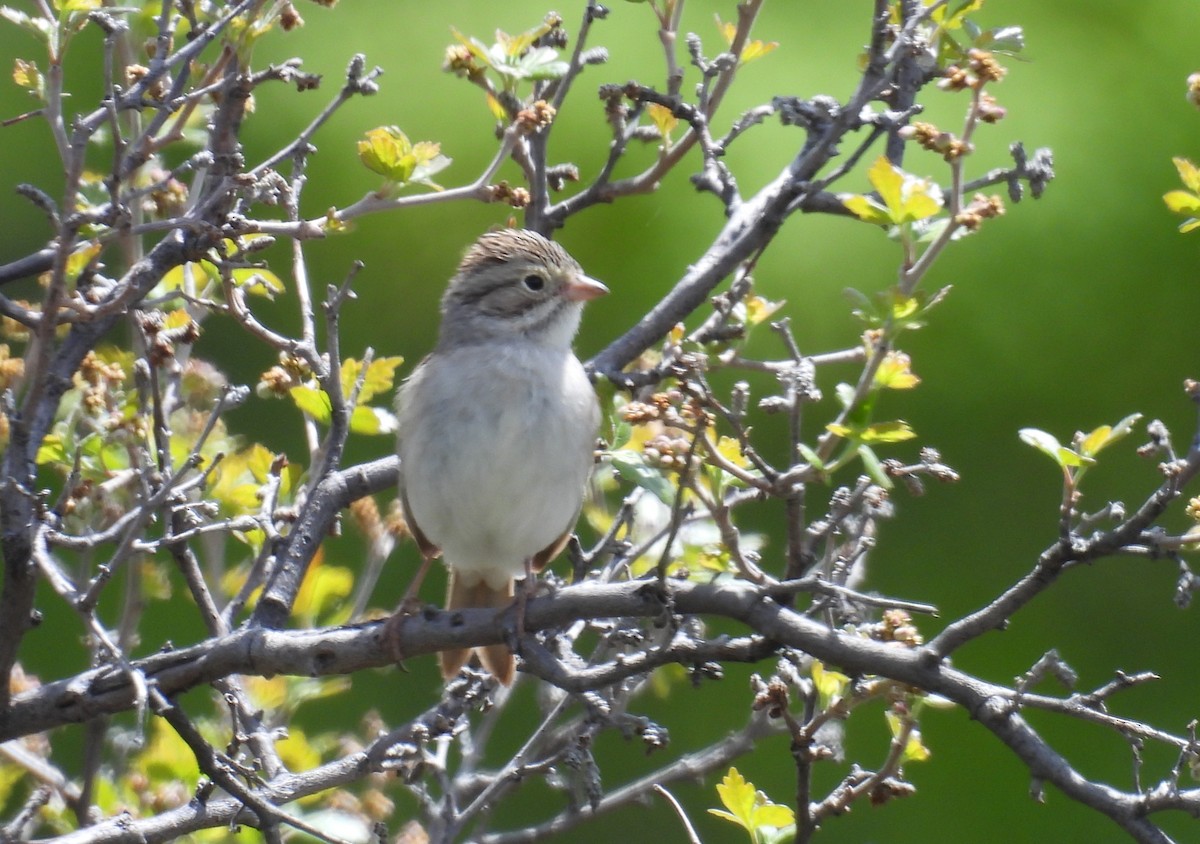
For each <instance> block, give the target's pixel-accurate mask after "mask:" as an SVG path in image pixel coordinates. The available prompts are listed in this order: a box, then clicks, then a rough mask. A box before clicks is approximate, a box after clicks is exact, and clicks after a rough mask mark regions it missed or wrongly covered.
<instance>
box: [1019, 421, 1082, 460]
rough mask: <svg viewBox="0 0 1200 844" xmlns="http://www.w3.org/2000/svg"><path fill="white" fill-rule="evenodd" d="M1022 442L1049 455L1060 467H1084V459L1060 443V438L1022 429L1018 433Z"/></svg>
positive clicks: (1040, 431)
mask: <svg viewBox="0 0 1200 844" xmlns="http://www.w3.org/2000/svg"><path fill="white" fill-rule="evenodd" d="M1017 434H1018V436H1020V438H1021V441H1022V442H1023V443H1025V444H1026V445H1031V446H1033V447H1034V448H1036V449H1037V450H1038V451H1040V452H1042V453H1043V454H1045V455H1047V456H1048V457H1049V458H1050V459H1051V460H1053V461H1054V462H1055V463H1057V464H1058V465H1059V466H1063V467H1067V466H1082V465H1083V459H1082V458H1081V457H1080V456H1079V455H1078V454H1076V453H1075V452H1074V451H1072V450H1071V449H1069V448H1066V447H1065V446H1063V445H1062V444H1061V443H1059V441H1058V438H1057V437H1055V436H1054V435H1053V434H1049V433H1047V432H1045V431H1042V430H1039V429H1038V428H1022V429H1021V430H1020V431H1018V432H1017Z"/></svg>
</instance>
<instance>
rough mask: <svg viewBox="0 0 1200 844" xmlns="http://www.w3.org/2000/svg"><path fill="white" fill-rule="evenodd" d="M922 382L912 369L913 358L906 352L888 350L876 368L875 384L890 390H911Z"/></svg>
mask: <svg viewBox="0 0 1200 844" xmlns="http://www.w3.org/2000/svg"><path fill="white" fill-rule="evenodd" d="M920 383H921V379H920V377H919V376H918V375H916V374H914V373H913V371H912V360H911V359H910V358H909V356H908V355H906V354H904V352H895V351H893V352H888V353H887V354H886V355H884V357H883V360H882V361H881V362H880V364H879V368H878V369H876V370H875V384H876V386H879V387H883V388H884V389H888V390H911V389H912V388H913V387H915V386H917V385H918V384H920Z"/></svg>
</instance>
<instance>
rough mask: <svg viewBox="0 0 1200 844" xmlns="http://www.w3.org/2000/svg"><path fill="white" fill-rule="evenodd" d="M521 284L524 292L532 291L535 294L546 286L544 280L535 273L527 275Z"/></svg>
mask: <svg viewBox="0 0 1200 844" xmlns="http://www.w3.org/2000/svg"><path fill="white" fill-rule="evenodd" d="M521 283H522V284H524V285H525V289H526V290H532V291H533V292H535V293H536V292H537V291H539V290H541V289H542V288H543V287H545V286H546V279H544V278H542V277H541V276H540V275H537V274H536V273H530V274H529V275H527V276H525V278H523V279H521Z"/></svg>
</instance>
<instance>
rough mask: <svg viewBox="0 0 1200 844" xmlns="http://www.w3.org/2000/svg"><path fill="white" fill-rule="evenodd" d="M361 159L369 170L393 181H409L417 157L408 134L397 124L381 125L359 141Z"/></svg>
mask: <svg viewBox="0 0 1200 844" xmlns="http://www.w3.org/2000/svg"><path fill="white" fill-rule="evenodd" d="M358 157H359V160H360V161H362V163H363V164H364V165H365V166H366V167H367V169H368V170H371V171H372V172H375V173H378V174H379V175H381V176H383V177H385V178H387V179H389V180H391V181H393V182H401V183H403V182H407V181H408V180H409V179H410V178H411V177H412V173H413V170H414V169H416V166H417V159H416V156H415V155H413V145H412V142H411V141H409V139H408V136H407V135H405V134H404V133H403V132H401V131H400V130H399V129H398V128H397V127H395V126H379V127H376V128H375V129H371V130H370V131H368V132H367V133H366V135H365V137H364V138H363V140H361V141H359V142H358Z"/></svg>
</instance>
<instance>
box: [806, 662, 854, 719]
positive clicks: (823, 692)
mask: <svg viewBox="0 0 1200 844" xmlns="http://www.w3.org/2000/svg"><path fill="white" fill-rule="evenodd" d="M812 681H813V688H815V689H816V690H817V698H818V705H819V706H820V708H821V709H828V708H829V705H830V704H831V703H833V702H834V701H835V700H837V699H838V698H840V697H841V696H842V695H843V694H845V692H846V688H847V687H848V686H849V685H850V678H849V677H847V676H846V675H845V674H842V673H841V672H839V671H830V670H827V669H826V668H825V664H824V663H823V662H821V660H819V659H816V660H813V665H812Z"/></svg>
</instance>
